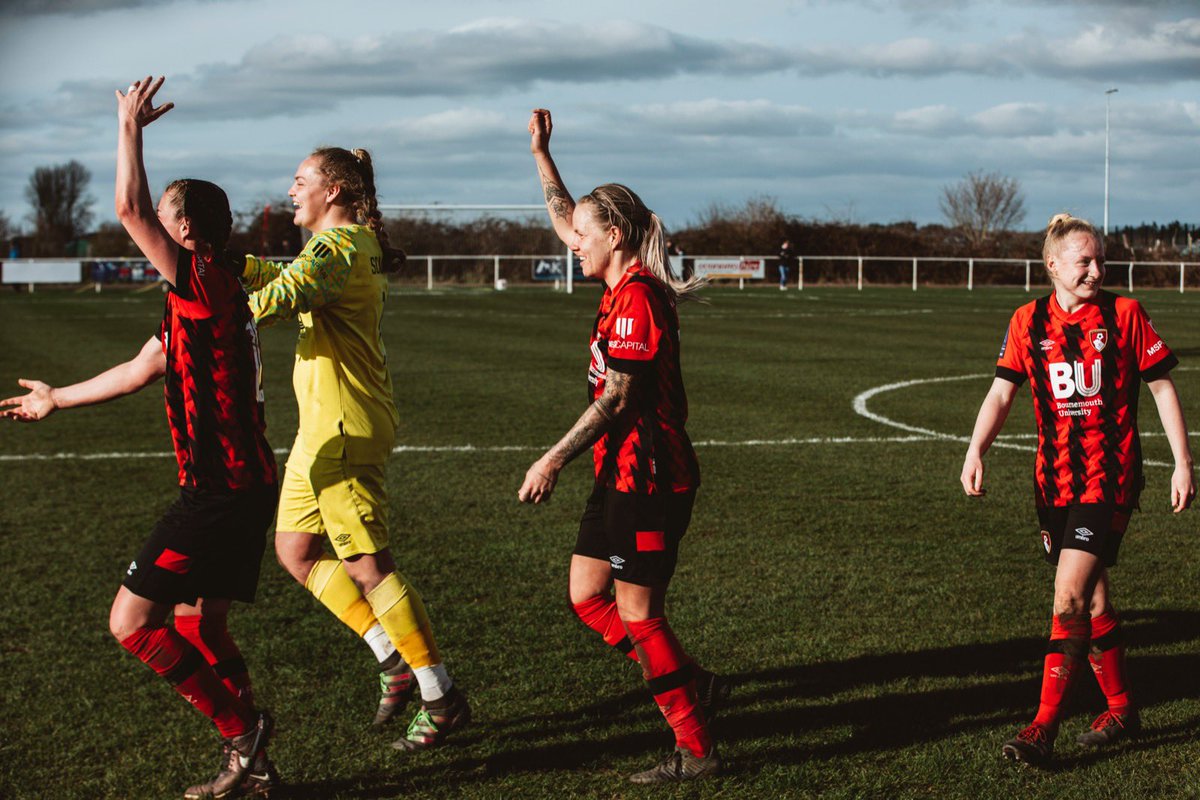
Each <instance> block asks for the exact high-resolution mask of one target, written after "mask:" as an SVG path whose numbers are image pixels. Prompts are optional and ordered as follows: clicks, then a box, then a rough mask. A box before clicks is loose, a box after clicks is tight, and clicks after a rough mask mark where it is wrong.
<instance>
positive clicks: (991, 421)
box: [959, 378, 1017, 497]
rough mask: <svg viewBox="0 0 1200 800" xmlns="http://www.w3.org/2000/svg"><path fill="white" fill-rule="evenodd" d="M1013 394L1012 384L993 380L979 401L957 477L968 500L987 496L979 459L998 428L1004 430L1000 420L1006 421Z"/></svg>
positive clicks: (985, 451)
mask: <svg viewBox="0 0 1200 800" xmlns="http://www.w3.org/2000/svg"><path fill="white" fill-rule="evenodd" d="M1016 394H1017V385H1016V384H1015V383H1013V382H1012V381H1008V380H1005V379H1004V378H996V379H995V380H994V381H992V388H991V389H989V390H988V393H987V397H985V398H983V405H982V406H980V407H979V415H978V416H977V417H976V418H975V430H974V431H973V432H972V433H971V443H970V444H969V445H967V457H966V460H965V461H964V462H963V468H962V475H961V476H960V477H959V480H960V481H961V482H962V487H963V491H965V492H966V493H967V494H968V495H970V496H971V497H982V496H983V495H985V494H987V490H986V489H984V488H983V457H984V455H986V454H987V451H988V448H989V447H991V446H992V442H994V441H995V440H996V435H997V434H999V433H1000V429H1001V428H1003V427H1004V420H1006V419H1008V412H1009V409H1011V408H1012V402H1013V398H1014V397H1015V396H1016Z"/></svg>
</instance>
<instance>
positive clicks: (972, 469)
mask: <svg viewBox="0 0 1200 800" xmlns="http://www.w3.org/2000/svg"><path fill="white" fill-rule="evenodd" d="M959 480H960V481H961V482H962V487H963V491H964V492H966V493H967V495H968V496H969V497H983V496H984V495H985V494H987V489H984V488H983V459H982V458H980V457H979V456H976V455H971V454H970V453H968V454H967V460H966V461H965V462H963V468H962V475H961V476H959Z"/></svg>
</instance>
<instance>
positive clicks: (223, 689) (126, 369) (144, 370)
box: [0, 78, 278, 798]
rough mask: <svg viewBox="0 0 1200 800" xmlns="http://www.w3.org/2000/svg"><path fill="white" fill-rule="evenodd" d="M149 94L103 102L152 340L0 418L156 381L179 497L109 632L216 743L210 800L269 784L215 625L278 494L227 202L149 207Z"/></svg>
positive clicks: (245, 597)
mask: <svg viewBox="0 0 1200 800" xmlns="http://www.w3.org/2000/svg"><path fill="white" fill-rule="evenodd" d="M161 85H162V78H159V79H158V80H157V81H151V79H149V78H147V79H146V80H145V81H137V82H135V83H134V84H133V85H132V86H130V87H129V91H128V93H127V94H124V95H123V94H121V93H120V92H117V102H118V121H119V137H118V151H117V185H116V211H117V216H118V218H119V219H120V220H121V222H122V224H123V225H124V226H125V229H126V230H127V231H128V232H129V235H130V236H131V237H132V238H133V240H134V242H136V243H137V245H138V247H139V248H141V250H142V252H143V253H144V254H145V255H146V257H147V258H148V259H149V260H150V262H151V263H152V264H153V265H154V267H155V269H157V270H158V271H159V272H160V273H161V274H162V276H163V277H164V278H165V279H166V280H167V282H168V283H169V284H170V292H169V293H168V295H167V299H166V310H165V313H164V315H163V321H162V324H161V326H160V327H159V331H158V333H157V334H156V336H154V337H152V338H151V339H150V340H149V341H148V342H147V343H146V344H145V346H143V347H142V349H141V352H140V353H138V355H137V356H136V357H134V358H133V359H132V360H130V361H127V362H125V363H124V364H120V365H118V366H116V367H113V368H112V369H110V370H108V371H106V372H104V373H102V374H100V375H98V376H96V377H94V378H92V379H90V380H87V381H83V382H81V383H77V384H74V385H71V386H64V387H61V388H54V387H51V386H48V385H47V384H45V383H42V382H40V381H25V380H22V381H21V385H22V386H25V387H26V388H28V389H30V392H29V394H27V395H25V396H24V397H14V398H10V399H8V400H4V401H0V406H6V407H7V408H6V410H5V411H4V416H6V417H10V418H13V419H18V420H21V421H27V422H33V421H37V420H40V419H44V418H45V417H46V416H48V415H50V414H51V413H53V412H54V411H56V410H58V409H61V408H72V407H77V406H85V405H94V404H96V403H102V402H105V401H107V400H112V399H114V398H117V397H122V396H124V395H127V394H131V393H133V392H136V391H138V390H140V389H142V388H144V387H146V386H148V385H150V384H151V383H153V382H154V381H156V380H158V379H159V378H164V377H165V392H164V395H165V400H166V409H167V420H168V422H169V423H170V427H171V436H172V439H173V440H174V445H175V454H176V458H177V461H178V464H179V486H180V494H179V498H178V500H176V501H175V503H174V504H172V506H171V507H170V509H168V511H167V513H166V514H165V515H164V516H163V518H162V519H161V520H160V521H159V522H158V524H157V525H156V526H155V529H154V531H153V533H151V535H150V538H149V539H148V540H147V541H146V543H145V545H144V546H143V547H142V549H141V551H140V552H139V553H138V555H137V557H136V558H135V559H134V561H133V562H132V563H131V564H130V565H129V569H128V570H127V573H126V577H125V580H124V582H123V585H122V586H121V588H120V589H119V590H118V592H117V596H116V599H114V600H113V605H112V610H111V612H110V615H109V628H110V630H111V631H112V634H113V636H115V637H116V638H117V640H118V641H119V642H120V643H121V645H122V646H123V647H125V648H126V649H127V650H129V651H130V652H131V653H133V654H134V655H135V656H137V657H138V658H139V659H140V660H141V661H143V662H144V663H145V664H147V665H148V666H149V667H151V668H152V669H153V670H154V671H155V672H157V673H158V674H159V675H161V676H163V677H164V678H166V679H167V680H168V681H169V682H170V683H171V684H173V685H174V687H175V689H176V691H178V692H179V694H181V695H182V696H183V697H184V698H186V699H187V700H188V702H190V703H191V704H192V705H193V706H195V707H196V708H197V709H198V710H199V711H200V712H201V713H203V714H204V715H205V716H207V717H209V718H210V719H211V720H212V721H213V723H214V724H215V725H216V727H217V730H218V731H219V732H220V734H221V735H222V737H224V738H225V740H226V744H227V745H228V747H226V748H225V750H224V751H223V753H222V760H221V764H220V767H219V768H218V772H217V775H216V776H215V777H214V778H213V779H212V780H210V781H208V782H205V783H202V784H199V785H197V786H193V787H191V788H189V789H188V790H187V791H186V792H185V794H184V796H185V797H189V798H205V797H225V796H226V795H228V794H229V793H231V792H239V791H240V792H247V793H254V792H261V791H263V790H265V789H268V788H270V787H271V786H272V785H273V784H274V783H275V782H277V780H278V777H277V776H276V775H275V772H274V767H273V766H272V765H271V763H270V761H269V760H268V759H267V757H266V750H265V747H266V744H267V739H268V738H269V736H270V732H271V721H270V717H269V715H267V714H266V713H265V712H259V711H257V710H255V708H254V700H253V694H252V692H251V686H250V676H249V672H248V670H247V667H246V662H245V660H244V659H243V658H242V654H241V651H240V650H239V649H238V646H237V644H236V643H235V642H234V641H233V639H232V638H231V637H230V635H229V632H228V628H227V623H226V617H227V615H228V612H229V607H230V605H231V604H232V602H233V601H234V600H241V601H243V602H247V603H249V602H253V601H254V595H255V590H256V588H257V585H258V572H259V565H260V563H261V561H262V555H263V549H264V547H265V543H266V533H267V528H268V526H269V525H270V523H271V520H272V518H273V517H274V514H275V503H276V500H277V495H278V490H277V483H278V481H277V477H276V471H275V456H274V454H273V453H272V451H271V448H270V446H269V445H268V444H267V440H266V435H265V432H266V423H265V420H264V415H263V397H262V384H261V375H260V369H259V351H258V338H257V334H256V332H255V327H254V322H253V319H252V318H251V316H250V309H249V305H248V301H247V297H246V294H245V293H244V292H243V291H242V288H241V284H240V283H239V281H238V274H239V273H240V272H241V268H242V264H241V260H240V259H239V260H238V261H236V262H234V261H233V260H231V259H230V258H229V257H228V256H226V254H225V253H224V248H225V242H226V241H227V240H228V238H229V231H230V227H231V224H232V216H231V214H230V211H229V201H228V199H227V198H226V197H225V193H224V192H223V191H222V190H221V189H220V187H218V186H216V185H215V184H212V183H208V182H207V181H199V180H192V179H187V180H179V181H175V182H173V183H171V184H170V185H169V186H168V187H167V189H166V191H164V192H163V195H162V199H161V200H160V201H159V203H158V206H157V208H156V207H155V206H154V204H153V202H152V201H151V198H150V190H149V186H148V183H147V180H146V171H145V167H144V166H143V165H142V131H141V129H142V128H143V127H145V126H146V125H148V124H150V123H151V122H153V121H154V120H156V119H158V117H160V116H162V114H164V113H166V112H167V111H168V110H170V108H171V107H172V104H170V103H168V104H165V105H163V106H160V107H158V108H155V107H154V105H153V99H154V94H155V92H157V91H158V89H159V87H160V86H161ZM172 612H173V613H174V624H173V625H168V624H167V622H166V620H167V617H168V616H169V615H171V614H172Z"/></svg>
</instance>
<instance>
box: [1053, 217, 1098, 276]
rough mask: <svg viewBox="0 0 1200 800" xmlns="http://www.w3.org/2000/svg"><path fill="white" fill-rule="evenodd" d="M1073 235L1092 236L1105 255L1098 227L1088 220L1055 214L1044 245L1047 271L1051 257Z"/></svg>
mask: <svg viewBox="0 0 1200 800" xmlns="http://www.w3.org/2000/svg"><path fill="white" fill-rule="evenodd" d="M1072 233H1086V234H1087V235H1088V236H1091V237H1092V238H1093V239H1095V240H1096V244H1097V245H1099V246H1100V253H1101V254H1103V253H1104V238H1103V237H1102V236H1101V235H1100V233H1099V232H1098V231H1097V230H1096V226H1094V225H1092V223H1090V222H1088V221H1087V220H1086V219H1080V218H1079V217H1072V216H1071V215H1070V214H1067V213H1062V214H1055V215H1054V216H1053V217H1051V218H1050V224H1049V225H1047V226H1046V241H1045V243H1044V244H1043V245H1042V261H1043V263H1045V265H1046V268H1047V269H1049V267H1050V256H1051V255H1053V254H1054V253H1055V252H1056V251H1057V250H1058V248H1059V246H1060V245H1061V244H1062V243H1063V241H1064V240H1065V239H1066V238H1067V237H1068V236H1070V235H1071V234H1072Z"/></svg>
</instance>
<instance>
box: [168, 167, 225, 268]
mask: <svg viewBox="0 0 1200 800" xmlns="http://www.w3.org/2000/svg"><path fill="white" fill-rule="evenodd" d="M165 194H166V195H167V198H168V202H170V204H171V208H173V209H175V217H176V219H178V218H180V217H187V218H188V219H189V220H190V221H191V223H192V230H194V231H195V232H196V238H197V239H199V240H200V241H202V242H204V243H205V244H207V245H208V246H210V247H211V248H212V249H213V252H214V253H220V252H222V251H224V250H225V245H226V243H228V242H229V232H230V230H232V228H233V214H231V213H230V211H229V198H228V197H227V196H226V195H225V190H224V189H222V188H221V187H220V186H217V185H216V184H215V183H210V182H209V181H202V180H200V179H198V178H180V179H178V180H174V181H171V182H170V183H169V184H167V188H166V190H165Z"/></svg>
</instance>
